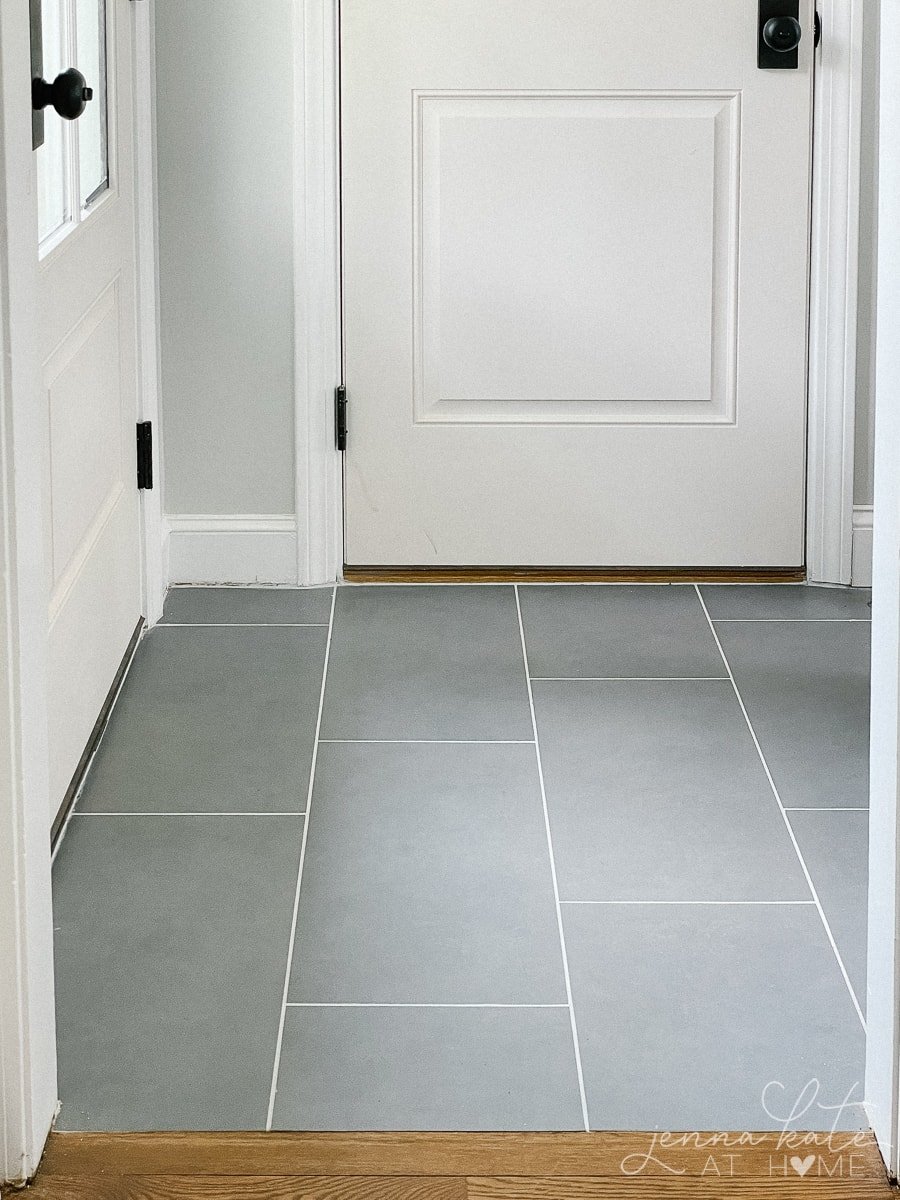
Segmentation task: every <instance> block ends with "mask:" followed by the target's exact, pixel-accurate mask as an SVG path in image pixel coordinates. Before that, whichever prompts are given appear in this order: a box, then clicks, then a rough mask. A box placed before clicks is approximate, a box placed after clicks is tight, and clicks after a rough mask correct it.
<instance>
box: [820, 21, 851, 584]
mask: <svg viewBox="0 0 900 1200" xmlns="http://www.w3.org/2000/svg"><path fill="white" fill-rule="evenodd" d="M863 3H864V0H843V2H842V3H838V2H837V0H833V2H832V3H830V4H825V5H823V6H822V12H821V14H820V15H821V18H822V46H821V50H820V52H819V66H818V70H817V72H816V85H815V86H816V96H815V115H814V132H813V163H814V169H813V205H812V262H811V283H810V325H809V361H810V371H809V445H808V467H807V472H808V473H807V546H806V560H807V571H808V575H809V579H810V581H811V582H812V583H843V584H847V583H849V582H850V578H851V553H852V527H853V484H854V440H855V434H856V340H857V332H856V322H857V307H858V296H857V290H858V275H859V263H858V257H859V195H860V174H859V172H860V142H861V136H862V132H861V131H862V64H863Z"/></svg>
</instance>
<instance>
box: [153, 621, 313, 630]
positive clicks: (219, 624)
mask: <svg viewBox="0 0 900 1200" xmlns="http://www.w3.org/2000/svg"><path fill="white" fill-rule="evenodd" d="M153 628H154V629H327V628H328V625H327V623H326V622H323V621H160V622H159V624H158V625H154V626H153Z"/></svg>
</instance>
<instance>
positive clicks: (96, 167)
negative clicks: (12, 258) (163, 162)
mask: <svg viewBox="0 0 900 1200" xmlns="http://www.w3.org/2000/svg"><path fill="white" fill-rule="evenodd" d="M41 28H42V31H43V52H44V64H43V65H44V78H45V79H47V80H48V81H52V80H54V79H55V78H56V76H57V75H58V74H59V73H60V72H61V71H64V70H65V69H66V68H68V67H72V66H74V67H77V69H78V70H79V71H80V72H81V73H82V75H83V76H84V77H85V80H86V82H87V85H88V87H90V88H91V89H92V91H93V97H92V99H91V100H90V102H89V103H88V105H87V108H86V109H85V111H84V113H83V114H82V115H81V117H79V119H78V120H77V121H65V120H63V119H62V117H60V116H58V115H57V113H55V112H54V111H53V108H52V107H48V108H47V110H46V115H45V122H44V144H43V145H42V146H41V147H39V149H38V151H37V172H38V233H39V240H40V254H41V257H44V255H46V254H48V253H49V252H50V251H51V250H52V249H53V248H54V247H55V246H57V245H59V243H60V242H61V241H63V240H64V239H65V238H66V237H67V236H68V235H69V234H70V233H71V232H72V231H73V230H74V229H76V228H77V227H78V225H79V224H80V223H81V221H82V220H84V218H85V217H86V216H87V215H88V214H89V213H90V211H91V210H92V208H93V207H94V206H95V205H96V204H97V203H98V201H100V200H101V199H102V198H103V197H104V196H105V194H106V193H107V192H108V190H109V131H108V119H109V118H108V113H109V106H108V89H107V79H108V74H109V72H108V67H107V53H108V37H107V7H106V0H42V14H41Z"/></svg>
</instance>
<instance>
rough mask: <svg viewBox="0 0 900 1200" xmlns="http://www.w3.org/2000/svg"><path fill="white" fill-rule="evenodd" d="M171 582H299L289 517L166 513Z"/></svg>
mask: <svg viewBox="0 0 900 1200" xmlns="http://www.w3.org/2000/svg"><path fill="white" fill-rule="evenodd" d="M164 524H165V529H166V535H167V536H166V557H167V560H168V572H167V574H168V579H169V582H170V583H272V584H294V585H295V586H296V584H297V521H296V518H295V517H294V516H293V515H292V514H291V515H282V514H276V515H273V516H267V515H266V516H256V515H250V516H233V515H231V514H229V515H228V516H218V515H215V514H213V515H191V516H170V517H166V518H165V521H164Z"/></svg>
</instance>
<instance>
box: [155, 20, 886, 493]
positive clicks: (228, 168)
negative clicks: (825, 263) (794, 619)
mask: <svg viewBox="0 0 900 1200" xmlns="http://www.w3.org/2000/svg"><path fill="white" fill-rule="evenodd" d="M878 5H879V0H867V3H866V66H865V81H864V118H863V120H864V134H863V154H862V184H863V196H862V211H861V216H860V234H861V262H860V287H859V292H860V312H859V359H858V372H857V376H858V397H857V417H858V422H857V447H856V487H855V499H856V503H857V504H871V502H872V433H873V430H872V400H873V389H872V385H871V378H872V365H873V362H872V359H873V333H874V329H873V326H874V283H875V263H874V247H875V173H876V142H877V126H878V44H877V35H878V24H877V22H878ZM291 6H292V0H156V2H155V9H156V42H157V45H156V55H157V90H158V94H157V121H158V163H159V206H160V286H161V305H162V314H161V315H162V369H163V374H162V388H163V429H164V439H165V463H164V488H165V506H166V511H167V512H169V513H172V514H180V513H185V514H201V513H207V514H223V513H233V514H263V513H269V514H271V513H290V512H293V511H294V463H293V452H294V450H293V447H294V441H293V439H294V433H293V384H292V356H293V337H292V321H293V294H292V289H293V282H292V245H291V238H292V234H291V225H292V213H291V188H292V180H291V174H292V147H291V122H292V110H293V106H292V95H291V93H292V88H293V69H292V50H291Z"/></svg>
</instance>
